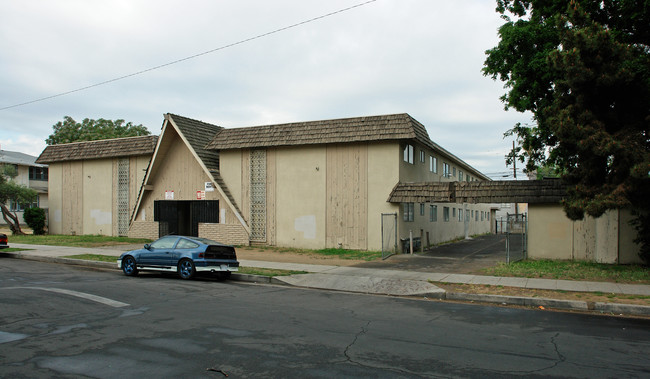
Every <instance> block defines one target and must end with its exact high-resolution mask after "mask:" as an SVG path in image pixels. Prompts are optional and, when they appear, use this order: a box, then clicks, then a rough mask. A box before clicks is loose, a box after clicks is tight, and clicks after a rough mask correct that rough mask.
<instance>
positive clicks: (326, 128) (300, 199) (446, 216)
mask: <svg viewBox="0 0 650 379" xmlns="http://www.w3.org/2000/svg"><path fill="white" fill-rule="evenodd" d="M484 180H489V178H488V177H487V176H485V175H483V174H482V173H480V172H479V171H477V170H476V169H474V168H473V167H471V166H470V165H468V164H467V163H465V162H464V161H462V160H461V159H459V158H458V157H456V156H454V155H453V154H451V153H450V152H448V151H447V150H445V149H443V148H442V147H440V146H439V145H437V144H436V143H434V142H433V141H431V140H430V139H429V136H428V134H427V131H426V129H425V127H424V126H423V125H422V124H420V123H419V122H418V121H416V120H415V119H413V118H412V117H411V116H409V115H408V114H395V115H386V116H372V117H357V118H346V119H336V120H323V121H312V122H299V123H291V124H279V125H265V126H256V127H246V128H234V129H224V128H221V127H219V126H216V125H211V124H208V123H204V122H201V121H196V120H192V119H188V118H185V117H181V116H177V115H171V114H167V115H165V120H164V123H163V127H162V131H161V134H160V138H159V140H158V144H157V146H156V150H155V152H154V155H153V158H152V161H151V165H150V167H149V170H148V172H147V174H146V177H145V179H144V182H143V186H142V190H141V192H140V195H139V198H138V201H137V204H136V207H135V209H134V212H133V214H132V218H131V228H130V231H129V235H130V236H132V237H148V238H157V237H158V236H160V235H165V234H168V233H174V234H189V235H198V236H202V237H208V238H212V239H216V240H218V241H222V242H226V243H232V244H240V245H248V244H251V243H259V244H268V245H278V246H290V247H302V248H314V249H317V248H325V247H342V248H349V249H368V250H379V249H382V214H389V215H390V216H388V218H387V220H390V219H391V217H392V220H393V221H392V223H393V224H392V225H393V226H392V228H393V229H392V230H393V232H391V233H392V235H396V236H397V237H398V238H400V239H405V238H407V237H408V236H409V234H410V233H412V234H413V235H414V237H421V238H422V241H423V242H424V243H425V244H426V243H427V241H428V243H430V244H434V243H438V242H443V241H447V240H451V239H454V238H457V237H463V236H465V235H466V234H467V233H468V232H469V234H481V233H486V232H489V231H490V225H491V224H490V219H491V215H490V207H489V206H488V205H483V204H443V203H435V202H403V203H401V202H397V203H395V202H389V201H388V198H389V195H390V194H391V191H392V190H393V188H395V187H396V186H397V185H398V184H400V183H408V182H421V181H431V182H454V181H462V182H475V181H484ZM466 221H467V222H466ZM385 227H386V225H384V228H385ZM384 232H385V230H384ZM427 236H428V237H427ZM386 237H387V235H386V234H384V245H386V241H385V240H386ZM391 243H392V244H393V245H395V238H394V237H393V239H392V242H391Z"/></svg>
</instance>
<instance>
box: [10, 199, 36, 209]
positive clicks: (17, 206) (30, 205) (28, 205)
mask: <svg viewBox="0 0 650 379" xmlns="http://www.w3.org/2000/svg"><path fill="white" fill-rule="evenodd" d="M36 207H38V197H36V200H35V201H34V202H33V203H17V202H15V201H14V200H11V201H10V202H9V210H10V211H12V212H22V211H24V210H25V209H27V208H36Z"/></svg>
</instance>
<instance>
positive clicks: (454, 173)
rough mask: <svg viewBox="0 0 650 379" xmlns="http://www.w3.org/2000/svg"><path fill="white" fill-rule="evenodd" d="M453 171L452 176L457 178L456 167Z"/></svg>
mask: <svg viewBox="0 0 650 379" xmlns="http://www.w3.org/2000/svg"><path fill="white" fill-rule="evenodd" d="M452 170H453V174H452V175H453V176H454V178H455V177H456V167H453V168H452Z"/></svg>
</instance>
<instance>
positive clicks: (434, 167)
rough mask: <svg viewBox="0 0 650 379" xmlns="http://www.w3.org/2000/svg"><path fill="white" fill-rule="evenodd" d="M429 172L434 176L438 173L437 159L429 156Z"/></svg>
mask: <svg viewBox="0 0 650 379" xmlns="http://www.w3.org/2000/svg"><path fill="white" fill-rule="evenodd" d="M429 171H431V172H433V173H434V174H437V173H438V158H436V157H434V156H431V155H429Z"/></svg>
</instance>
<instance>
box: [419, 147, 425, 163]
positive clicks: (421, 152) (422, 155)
mask: <svg viewBox="0 0 650 379" xmlns="http://www.w3.org/2000/svg"><path fill="white" fill-rule="evenodd" d="M424 158H425V154H424V150H420V162H422V163H424V162H425V160H424Z"/></svg>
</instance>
